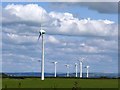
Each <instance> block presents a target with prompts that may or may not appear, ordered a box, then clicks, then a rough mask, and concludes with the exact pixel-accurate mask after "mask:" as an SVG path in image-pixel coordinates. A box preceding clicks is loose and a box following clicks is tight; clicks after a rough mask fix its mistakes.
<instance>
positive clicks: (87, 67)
mask: <svg viewBox="0 0 120 90" xmlns="http://www.w3.org/2000/svg"><path fill="white" fill-rule="evenodd" d="M89 67H90V66H86V67H85V68H86V69H87V78H88V77H89Z"/></svg>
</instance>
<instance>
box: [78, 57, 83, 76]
mask: <svg viewBox="0 0 120 90" xmlns="http://www.w3.org/2000/svg"><path fill="white" fill-rule="evenodd" d="M83 60H84V58H81V60H79V62H80V78H82V76H83V75H82V64H83Z"/></svg>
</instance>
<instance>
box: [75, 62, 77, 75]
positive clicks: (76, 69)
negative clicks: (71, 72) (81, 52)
mask: <svg viewBox="0 0 120 90" xmlns="http://www.w3.org/2000/svg"><path fill="white" fill-rule="evenodd" d="M75 72H76V73H75V77H77V63H75Z"/></svg>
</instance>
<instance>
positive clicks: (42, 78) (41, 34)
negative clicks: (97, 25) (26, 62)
mask: <svg viewBox="0 0 120 90" xmlns="http://www.w3.org/2000/svg"><path fill="white" fill-rule="evenodd" d="M44 34H45V31H44V30H42V29H40V31H39V37H38V40H39V39H40V37H42V60H41V80H44Z"/></svg>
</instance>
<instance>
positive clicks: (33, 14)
mask: <svg viewBox="0 0 120 90" xmlns="http://www.w3.org/2000/svg"><path fill="white" fill-rule="evenodd" d="M4 11H5V12H7V14H8V15H10V16H6V13H4ZM41 14H42V21H44V24H46V25H47V26H51V27H45V28H46V32H47V33H48V34H63V35H79V36H84V35H85V36H104V37H108V36H110V37H111V36H116V35H117V24H116V23H114V22H113V21H110V20H101V19H99V20H92V19H90V18H88V19H78V18H75V17H73V15H72V14H71V13H66V12H65V13H58V12H50V13H47V12H46V10H45V9H43V8H42V7H40V6H38V5H37V4H28V5H14V4H11V5H7V6H6V7H5V9H3V25H4V23H7V22H8V21H9V23H13V22H14V23H18V24H20V23H22V24H30V23H31V24H30V25H35V26H36V25H40V22H41ZM14 18H17V19H18V20H17V21H13V20H14ZM9 19H10V20H11V21H10V20H9ZM5 25H6V24H5ZM43 28H44V27H43Z"/></svg>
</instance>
